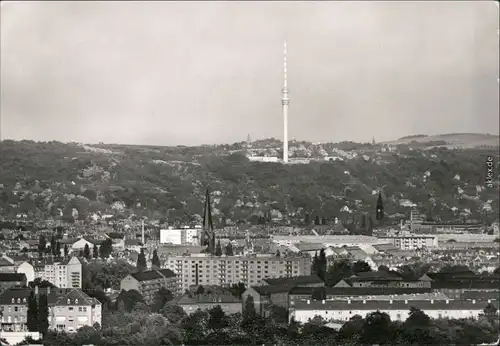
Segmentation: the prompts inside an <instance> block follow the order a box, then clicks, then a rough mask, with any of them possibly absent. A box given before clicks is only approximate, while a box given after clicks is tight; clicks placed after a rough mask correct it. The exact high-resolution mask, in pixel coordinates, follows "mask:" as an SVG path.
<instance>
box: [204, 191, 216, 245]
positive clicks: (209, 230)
mask: <svg viewBox="0 0 500 346" xmlns="http://www.w3.org/2000/svg"><path fill="white" fill-rule="evenodd" d="M200 245H201V246H207V251H208V252H209V253H210V254H212V255H213V254H215V233H214V224H213V222H212V207H211V203H210V192H209V190H208V188H207V191H206V194H205V206H204V208H203V231H202V236H201V240H200Z"/></svg>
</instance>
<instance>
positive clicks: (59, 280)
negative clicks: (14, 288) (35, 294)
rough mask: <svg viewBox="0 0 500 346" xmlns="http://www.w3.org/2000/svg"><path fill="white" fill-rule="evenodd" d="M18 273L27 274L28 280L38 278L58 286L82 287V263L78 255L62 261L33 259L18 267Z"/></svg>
mask: <svg viewBox="0 0 500 346" xmlns="http://www.w3.org/2000/svg"><path fill="white" fill-rule="evenodd" d="M17 272H18V273H22V274H24V275H26V279H27V281H28V282H31V281H34V280H35V279H37V278H40V279H41V280H47V281H48V282H50V283H52V284H54V285H55V286H56V287H58V288H81V287H82V263H81V262H80V260H79V259H78V258H77V257H70V258H66V259H64V260H62V261H54V260H53V259H50V258H49V259H45V260H31V261H27V262H24V263H23V264H21V265H20V266H19V267H18V268H17Z"/></svg>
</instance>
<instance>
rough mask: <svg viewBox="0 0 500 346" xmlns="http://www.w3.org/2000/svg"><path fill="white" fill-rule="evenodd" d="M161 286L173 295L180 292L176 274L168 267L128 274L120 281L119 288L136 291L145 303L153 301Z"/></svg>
mask: <svg viewBox="0 0 500 346" xmlns="http://www.w3.org/2000/svg"><path fill="white" fill-rule="evenodd" d="M161 287H165V288H166V289H167V290H169V291H170V292H172V294H174V295H179V294H180V293H181V291H180V285H179V280H178V278H177V275H176V274H175V273H174V272H173V271H172V270H170V269H160V270H148V271H144V272H138V273H133V274H129V275H127V276H126V277H125V278H123V279H122V281H121V282H120V289H121V290H124V291H130V290H136V291H138V292H139V293H140V294H141V295H142V297H143V298H144V302H145V303H146V304H151V303H152V302H154V299H155V295H156V293H157V292H158V291H159V290H160V288H161Z"/></svg>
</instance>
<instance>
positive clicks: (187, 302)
mask: <svg viewBox="0 0 500 346" xmlns="http://www.w3.org/2000/svg"><path fill="white" fill-rule="evenodd" d="M175 305H178V306H180V307H181V308H183V309H184V311H185V312H186V313H187V314H188V315H190V314H192V313H194V312H195V311H197V310H198V309H200V310H210V309H212V308H213V307H215V306H217V305H218V306H220V307H221V309H222V311H224V312H225V313H226V314H228V315H229V314H236V313H241V312H242V304H241V299H239V298H236V297H235V296H233V295H231V294H191V293H189V294H188V293H186V294H183V295H182V296H181V297H180V298H179V299H178V300H176V301H175Z"/></svg>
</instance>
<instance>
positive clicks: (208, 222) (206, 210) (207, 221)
mask: <svg viewBox="0 0 500 346" xmlns="http://www.w3.org/2000/svg"><path fill="white" fill-rule="evenodd" d="M203 229H206V230H207V229H210V230H213V229H214V225H213V223H212V206H211V203H210V192H209V191H208V189H207V191H206V193H205V206H204V207H203Z"/></svg>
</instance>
